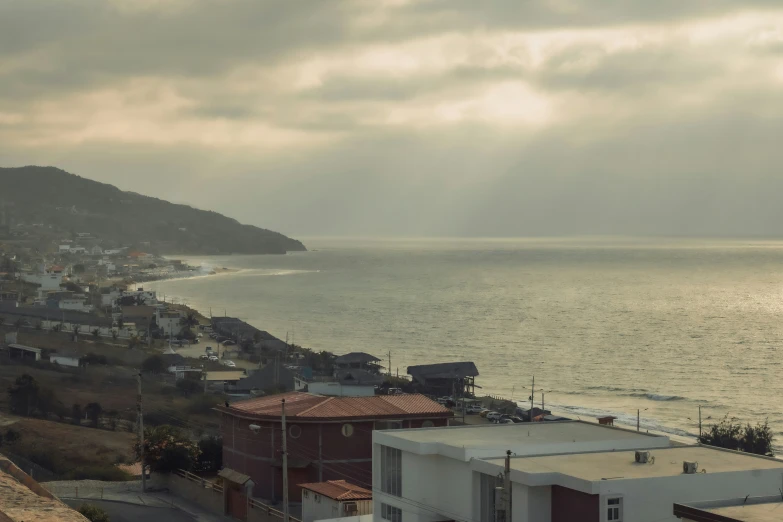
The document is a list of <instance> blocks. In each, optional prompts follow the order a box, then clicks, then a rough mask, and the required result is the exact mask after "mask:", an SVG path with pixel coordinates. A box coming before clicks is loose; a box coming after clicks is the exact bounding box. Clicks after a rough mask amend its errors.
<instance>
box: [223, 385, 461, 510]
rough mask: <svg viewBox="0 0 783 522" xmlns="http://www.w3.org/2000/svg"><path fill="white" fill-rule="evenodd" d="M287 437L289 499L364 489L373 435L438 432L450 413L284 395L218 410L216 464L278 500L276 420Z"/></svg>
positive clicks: (382, 400) (399, 400) (394, 400)
mask: <svg viewBox="0 0 783 522" xmlns="http://www.w3.org/2000/svg"><path fill="white" fill-rule="evenodd" d="M283 400H285V412H286V421H287V435H288V453H289V458H288V468H289V470H288V473H289V481H288V483H289V496H290V499H291V501H292V502H298V501H299V500H300V499H301V489H300V488H299V487H298V486H297V484H301V483H312V482H323V481H326V480H341V479H346V480H349V481H350V482H352V483H354V484H357V485H359V486H361V487H365V488H368V489H370V488H371V487H372V457H373V455H372V434H373V430H385V429H400V428H421V427H431V426H446V425H448V422H449V419H450V418H451V417H452V416H453V413H452V412H451V410H448V409H447V408H444V407H443V406H441V405H440V404H438V403H436V402H434V401H432V400H430V399H428V398H427V397H424V396H423V395H399V396H375V397H322V396H318V395H313V394H309V393H301V392H291V393H285V394H281V395H273V396H269V397H260V398H255V399H248V400H244V401H238V402H233V403H231V404H230V405H229V407H219V408H217V410H218V411H219V412H220V413H221V417H222V422H221V432H222V436H223V465H224V466H225V467H227V468H231V469H233V470H236V471H238V472H240V473H242V474H245V475H248V476H250V477H251V478H252V479H253V482H254V483H255V487H254V495H255V496H257V497H260V498H264V499H269V500H273V499H280V498H282V472H281V457H280V451H281V436H280V430H281V420H282V408H283V402H282V401H283Z"/></svg>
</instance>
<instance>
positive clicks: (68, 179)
mask: <svg viewBox="0 0 783 522" xmlns="http://www.w3.org/2000/svg"><path fill="white" fill-rule="evenodd" d="M0 186H2V187H3V191H2V195H0V201H4V202H5V203H6V204H7V205H8V209H9V211H10V213H11V215H12V216H13V218H14V219H15V220H16V221H17V222H18V221H22V222H25V223H42V224H52V225H55V226H57V227H60V229H61V230H62V231H64V232H66V233H67V234H66V235H70V236H71V237H75V236H76V233H77V232H89V233H91V234H93V235H96V236H98V237H101V238H102V239H104V240H108V242H107V243H115V244H117V245H125V244H141V243H146V242H150V243H151V244H152V245H153V246H157V247H158V249H159V250H161V251H163V250H165V251H166V252H169V253H174V252H181V253H210V254H221V253H237V254H285V253H286V252H288V251H299V250H305V247H304V245H302V243H300V242H299V241H296V240H294V239H291V238H288V237H286V236H284V235H282V234H280V233H277V232H272V231H270V230H265V229H262V228H257V227H254V226H250V225H242V224H240V223H239V222H237V221H236V220H234V219H231V218H228V217H226V216H223V215H220V214H218V213H216V212H211V211H205V210H199V209H195V208H193V207H189V206H187V205H176V204H173V203H169V202H167V201H164V200H161V199H157V198H152V197H147V196H142V195H140V194H135V193H132V192H123V191H121V190H119V189H118V188H116V187H114V186H111V185H107V184H104V183H98V182H96V181H92V180H88V179H85V178H81V177H79V176H75V175H73V174H69V173H67V172H65V171H63V170H60V169H57V168H54V167H35V166H30V167H19V168H0Z"/></svg>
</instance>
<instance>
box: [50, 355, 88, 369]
mask: <svg viewBox="0 0 783 522" xmlns="http://www.w3.org/2000/svg"><path fill="white" fill-rule="evenodd" d="M49 362H50V363H53V364H54V363H56V364H59V365H60V366H69V367H71V368H78V367H80V366H81V362H82V359H81V357H79V356H78V355H67V354H60V353H53V354H50V355H49Z"/></svg>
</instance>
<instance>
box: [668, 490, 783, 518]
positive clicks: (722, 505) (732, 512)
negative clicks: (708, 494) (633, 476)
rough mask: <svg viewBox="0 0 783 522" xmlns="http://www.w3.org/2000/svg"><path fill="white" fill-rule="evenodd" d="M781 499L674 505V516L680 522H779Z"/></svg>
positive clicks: (732, 500) (731, 500)
mask: <svg viewBox="0 0 783 522" xmlns="http://www.w3.org/2000/svg"><path fill="white" fill-rule="evenodd" d="M781 489H783V488H781ZM781 497H783V493H781V494H780V495H775V496H774V497H747V496H746V497H740V498H732V499H721V500H711V501H707V502H692V503H689V504H687V505H686V504H674V514H675V516H677V517H679V518H681V519H682V522H779V521H780V520H783V498H781Z"/></svg>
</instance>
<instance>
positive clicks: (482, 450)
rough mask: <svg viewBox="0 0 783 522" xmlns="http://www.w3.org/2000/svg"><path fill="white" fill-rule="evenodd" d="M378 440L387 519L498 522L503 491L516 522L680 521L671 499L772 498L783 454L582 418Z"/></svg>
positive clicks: (391, 434) (379, 504)
mask: <svg viewBox="0 0 783 522" xmlns="http://www.w3.org/2000/svg"><path fill="white" fill-rule="evenodd" d="M373 441H374V448H373V450H374V453H373V457H374V461H373V472H374V479H375V480H376V482H378V486H377V488H376V490H375V491H374V493H375V494H374V508H373V512H374V513H375V519H376V520H379V521H380V520H387V521H389V522H438V521H444V520H460V521H475V522H495V521H496V520H498V519H499V518H500V517H502V516H503V513H502V511H503V510H504V509H505V507H506V506H505V502H501V499H503V498H506V495H507V496H508V498H509V499H510V506H511V517H510V518H511V519H512V520H513V521H514V522H575V521H579V522H623V521H625V522H629V521H655V522H665V521H676V520H677V518H676V517H675V515H674V514H673V512H672V506H673V505H674V503H677V502H698V501H704V500H709V499H711V498H716V497H717V498H733V497H738V496H740V495H747V494H751V495H771V494H773V493H775V492H777V490H778V488H779V487H780V485H781V480H783V461H779V460H776V459H772V458H767V457H761V456H757V455H751V454H746V453H739V452H733V451H728V450H722V449H718V448H712V447H708V446H699V445H695V446H675V447H673V446H671V445H670V441H669V439H668V438H667V437H664V436H654V435H648V434H646V433H640V432H635V431H631V430H626V429H622V428H615V427H611V426H599V425H596V424H590V423H586V422H581V421H567V422H552V423H523V424H515V425H495V426H478V427H472V426H471V427H454V428H440V429H424V430H399V431H384V432H376V433H375V434H374V437H373ZM507 452H509V454H510V457H509V468H510V472H509V473H508V481H509V484H510V491H506V490H505V489H504V487H505V486H504V480H503V477H504V475H505V473H506V472H505V466H506V454H507ZM498 488H500V491H501V492H502V493H501V494H500V495H499V494H498Z"/></svg>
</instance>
